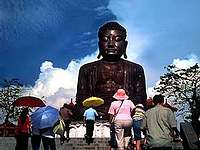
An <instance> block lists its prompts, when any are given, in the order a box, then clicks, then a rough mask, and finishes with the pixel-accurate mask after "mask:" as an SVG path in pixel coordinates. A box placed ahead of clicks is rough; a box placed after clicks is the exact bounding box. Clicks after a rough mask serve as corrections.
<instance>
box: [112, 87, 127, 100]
mask: <svg viewBox="0 0 200 150" xmlns="http://www.w3.org/2000/svg"><path fill="white" fill-rule="evenodd" d="M113 98H115V99H117V100H125V99H128V98H129V97H128V95H126V92H125V90H124V89H118V90H117V92H116V93H115V94H114V95H113Z"/></svg>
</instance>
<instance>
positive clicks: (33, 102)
mask: <svg viewBox="0 0 200 150" xmlns="http://www.w3.org/2000/svg"><path fill="white" fill-rule="evenodd" d="M13 105H14V106H28V107H43V106H45V104H44V101H43V100H41V99H39V98H37V97H34V96H23V97H19V98H18V99H16V100H15V101H14V103H13Z"/></svg>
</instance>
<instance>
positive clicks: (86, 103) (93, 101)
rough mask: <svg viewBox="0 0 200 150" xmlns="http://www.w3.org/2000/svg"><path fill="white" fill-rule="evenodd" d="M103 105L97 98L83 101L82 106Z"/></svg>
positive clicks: (101, 100) (102, 101)
mask: <svg viewBox="0 0 200 150" xmlns="http://www.w3.org/2000/svg"><path fill="white" fill-rule="evenodd" d="M103 103H104V100H103V99H101V98H99V97H93V96H92V97H90V98H87V99H85V100H84V101H83V106H86V107H89V106H100V105H102V104H103Z"/></svg>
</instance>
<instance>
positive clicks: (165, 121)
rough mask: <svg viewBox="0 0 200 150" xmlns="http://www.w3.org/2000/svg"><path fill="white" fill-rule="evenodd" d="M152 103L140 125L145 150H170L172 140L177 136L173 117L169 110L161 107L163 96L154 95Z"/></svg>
mask: <svg viewBox="0 0 200 150" xmlns="http://www.w3.org/2000/svg"><path fill="white" fill-rule="evenodd" d="M153 102H154V104H155V106H154V107H153V108H150V109H149V110H147V111H146V112H145V116H144V118H143V121H142V125H141V129H142V131H143V132H144V134H145V137H146V145H147V149H148V150H171V149H172V142H173V138H175V137H177V135H178V130H177V128H176V119H175V115H174V113H173V111H172V110H171V109H170V108H168V107H165V106H163V103H164V96H163V95H155V96H154V97H153Z"/></svg>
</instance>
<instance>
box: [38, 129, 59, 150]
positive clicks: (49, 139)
mask: <svg viewBox="0 0 200 150" xmlns="http://www.w3.org/2000/svg"><path fill="white" fill-rule="evenodd" d="M40 134H41V137H42V143H43V147H44V150H49V149H50V150H56V142H55V134H54V132H53V127H48V128H44V129H40Z"/></svg>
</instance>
